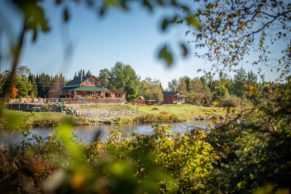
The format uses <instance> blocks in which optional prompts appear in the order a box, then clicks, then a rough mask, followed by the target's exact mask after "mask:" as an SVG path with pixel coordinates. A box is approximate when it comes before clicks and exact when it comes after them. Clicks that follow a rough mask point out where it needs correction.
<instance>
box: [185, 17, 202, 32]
mask: <svg viewBox="0 0 291 194" xmlns="http://www.w3.org/2000/svg"><path fill="white" fill-rule="evenodd" d="M186 22H187V24H188V25H190V26H193V27H195V28H197V29H198V30H200V29H201V28H202V25H201V23H200V22H199V21H198V20H197V19H196V18H195V17H193V16H187V17H186Z"/></svg>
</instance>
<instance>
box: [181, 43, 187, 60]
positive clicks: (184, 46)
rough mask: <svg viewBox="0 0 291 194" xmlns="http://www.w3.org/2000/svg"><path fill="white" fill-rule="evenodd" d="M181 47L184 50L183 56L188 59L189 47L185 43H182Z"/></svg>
mask: <svg viewBox="0 0 291 194" xmlns="http://www.w3.org/2000/svg"><path fill="white" fill-rule="evenodd" d="M180 47H181V50H182V56H183V57H187V56H188V54H189V51H188V46H187V45H186V44H185V43H184V42H181V43H180Z"/></svg>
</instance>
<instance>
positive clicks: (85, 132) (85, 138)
mask: <svg viewBox="0 0 291 194" xmlns="http://www.w3.org/2000/svg"><path fill="white" fill-rule="evenodd" d="M210 124H211V121H185V122H180V123H171V124H168V125H171V126H172V128H171V131H173V132H176V133H185V132H187V131H189V130H191V129H193V128H195V127H200V128H204V129H206V130H207V129H208V126H209V125H210ZM117 129H118V130H120V131H121V133H122V135H123V136H124V137H130V136H131V135H132V134H133V133H141V134H144V135H150V134H151V133H152V132H153V127H152V125H151V124H143V125H122V126H120V125H119V126H114V125H105V124H98V125H96V126H84V127H76V128H75V140H77V141H81V142H84V143H85V144H88V143H90V142H91V141H92V140H93V139H94V137H95V136H96V134H98V133H100V138H101V140H102V141H107V140H108V137H109V134H110V132H111V131H112V130H117ZM53 134H54V130H52V129H40V128H36V129H31V130H30V134H29V135H28V136H27V137H24V136H23V135H22V134H21V133H19V132H5V131H0V142H1V143H4V144H15V143H19V142H21V141H22V140H26V141H29V142H33V140H31V139H33V138H32V137H33V136H34V135H37V136H40V137H42V138H46V137H48V136H52V135H53Z"/></svg>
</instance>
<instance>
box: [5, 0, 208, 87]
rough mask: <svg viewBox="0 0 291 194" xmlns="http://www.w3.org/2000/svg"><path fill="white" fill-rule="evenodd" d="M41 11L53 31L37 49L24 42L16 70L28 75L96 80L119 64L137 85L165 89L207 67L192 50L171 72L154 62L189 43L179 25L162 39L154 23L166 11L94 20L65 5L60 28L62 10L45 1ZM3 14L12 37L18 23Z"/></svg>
mask: <svg viewBox="0 0 291 194" xmlns="http://www.w3.org/2000/svg"><path fill="white" fill-rule="evenodd" d="M44 7H45V9H46V13H47V18H48V20H49V24H50V26H51V29H52V30H51V31H50V32H49V33H47V34H41V35H40V36H39V37H38V40H37V42H36V43H32V42H31V37H30V36H29V37H28V38H26V41H25V47H24V52H23V55H22V57H21V60H20V65H24V66H27V67H29V68H30V69H31V71H32V73H37V74H38V73H42V72H44V73H48V74H52V75H54V74H57V73H62V74H64V75H65V76H66V78H67V79H71V78H73V76H74V73H75V72H76V71H78V70H80V69H85V70H90V71H91V72H92V73H93V74H94V75H98V73H99V70H101V69H103V68H108V69H111V68H112V67H113V66H114V65H115V63H116V62H122V63H124V64H129V65H131V66H132V67H133V68H134V70H135V71H136V73H137V75H139V76H140V77H141V79H144V78H146V77H150V78H153V79H158V80H160V81H161V82H162V85H163V86H164V87H165V88H166V87H167V83H168V82H169V81H171V80H172V79H175V78H176V79H177V78H179V77H181V76H185V75H187V76H189V77H192V78H193V77H197V76H201V75H202V74H201V73H197V69H200V68H203V69H210V67H211V64H210V63H209V62H208V61H205V60H201V59H198V58H195V57H194V56H193V55H192V53H194V51H193V50H190V56H188V57H187V58H186V59H184V58H181V57H178V56H176V62H175V64H174V66H173V67H172V68H166V65H165V64H164V63H163V61H161V60H159V59H158V58H157V50H158V48H160V47H161V46H162V45H163V44H164V43H169V44H171V45H172V46H177V43H178V42H179V41H181V40H185V41H186V40H191V39H190V37H185V32H186V27H185V26H182V25H179V26H175V29H174V28H171V29H170V30H168V31H167V32H166V33H163V32H161V31H160V28H159V22H160V20H161V16H164V15H167V14H169V11H167V10H166V11H165V10H156V11H155V12H154V13H153V14H151V13H149V12H147V10H145V9H141V8H140V7H137V6H135V7H134V8H133V9H132V10H131V11H130V12H121V11H119V10H110V12H109V14H107V15H106V16H105V17H104V18H98V17H97V14H96V12H94V11H93V10H89V9H88V8H87V7H86V6H84V5H75V4H70V7H69V8H70V11H71V19H70V21H69V22H68V23H66V24H64V22H63V21H62V12H61V11H62V9H60V8H56V7H55V6H54V1H52V0H51V1H45V4H44ZM2 11H3V10H2ZM4 11H5V10H4ZM5 14H6V16H7V17H9V14H13V17H14V18H15V19H14V21H13V25H12V27H14V31H15V32H17V31H18V30H19V29H17V26H20V25H19V21H20V19H21V17H20V16H17V14H16V15H15V13H5ZM190 47H191V45H190ZM178 51H179V50H176V54H179V52H178ZM67 53H70V55H68V54H67Z"/></svg>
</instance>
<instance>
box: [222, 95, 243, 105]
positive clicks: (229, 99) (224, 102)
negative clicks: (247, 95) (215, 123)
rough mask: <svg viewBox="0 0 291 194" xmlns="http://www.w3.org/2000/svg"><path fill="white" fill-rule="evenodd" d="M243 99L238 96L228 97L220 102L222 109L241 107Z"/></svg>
mask: <svg viewBox="0 0 291 194" xmlns="http://www.w3.org/2000/svg"><path fill="white" fill-rule="evenodd" d="M240 102H241V99H240V98H238V97H236V96H227V97H225V98H222V99H221V100H220V103H219V104H220V106H222V107H237V106H239V105H240Z"/></svg>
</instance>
